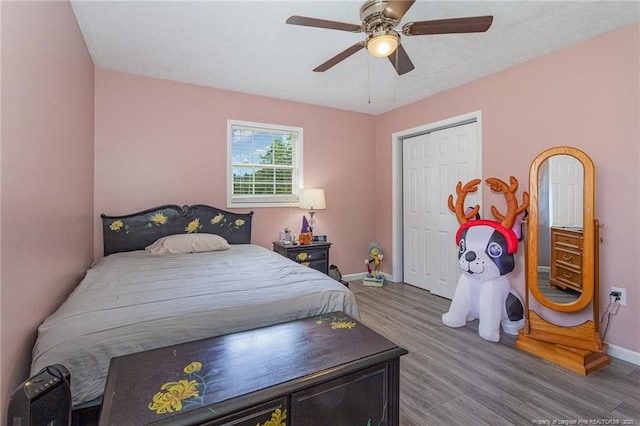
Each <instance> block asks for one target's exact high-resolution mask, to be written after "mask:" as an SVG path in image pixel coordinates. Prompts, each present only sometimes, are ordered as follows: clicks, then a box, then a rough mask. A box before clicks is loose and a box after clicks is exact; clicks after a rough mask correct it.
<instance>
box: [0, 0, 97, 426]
mask: <svg viewBox="0 0 640 426" xmlns="http://www.w3.org/2000/svg"><path fill="white" fill-rule="evenodd" d="M93 76H94V69H93V63H92V61H91V58H90V57H89V54H88V52H87V48H86V46H85V44H84V41H83V38H82V36H81V34H80V31H79V29H78V26H77V24H76V22H75V17H74V16H73V13H72V11H71V7H70V5H69V3H68V2H2V159H1V173H2V179H1V185H2V193H1V196H2V202H1V206H2V214H1V219H2V221H1V222H0V227H1V229H2V239H1V244H0V246H1V250H2V271H1V287H0V289H1V292H2V298H1V303H2V309H1V320H2V321H1V324H2V325H1V327H2V337H1V339H2V352H1V369H0V371H1V374H2V381H1V387H0V401H1V403H0V405H1V407H0V409H1V410H2V411H1V412H0V413H1V414H0V418H2V417H4V414H5V412H6V411H5V410H6V404H7V402H8V397H9V393H10V392H11V391H13V389H14V387H15V386H17V385H18V384H19V383H20V382H22V381H23V380H24V379H25V378H26V377H27V376H28V368H29V363H30V360H31V348H32V346H33V342H34V338H35V330H36V328H37V327H38V325H39V324H40V322H41V321H42V320H43V319H44V318H45V317H46V316H47V315H49V314H50V313H51V312H52V311H53V310H54V309H55V308H56V307H57V306H58V305H59V304H60V303H61V302H62V300H63V299H64V298H65V297H66V295H67V294H68V293H69V292H70V291H71V289H72V288H73V287H74V286H75V285H76V284H77V283H78V281H79V279H80V277H81V275H82V274H83V273H84V270H85V269H86V268H87V267H88V266H89V264H90V262H91V260H92V257H93V256H92V254H93V253H92V245H93Z"/></svg>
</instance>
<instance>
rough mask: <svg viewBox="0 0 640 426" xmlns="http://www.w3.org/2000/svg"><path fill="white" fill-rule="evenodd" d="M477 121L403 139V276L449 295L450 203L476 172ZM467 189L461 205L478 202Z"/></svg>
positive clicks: (452, 262) (452, 259)
mask: <svg viewBox="0 0 640 426" xmlns="http://www.w3.org/2000/svg"><path fill="white" fill-rule="evenodd" d="M477 139H478V138H477V123H475V122H473V123H468V124H463V125H459V126H455V127H449V128H445V129H442V130H436V131H433V132H430V133H426V134H422V135H419V136H414V137H411V138H407V139H404V140H403V141H402V151H403V164H402V170H403V240H404V242H403V259H404V261H403V262H404V265H403V275H404V282H406V283H407V284H411V285H414V286H417V287H420V288H423V289H426V290H429V291H430V292H431V293H433V294H437V295H439V296H443V297H446V298H449V299H451V298H452V297H453V293H454V291H455V287H456V284H457V282H458V278H459V276H460V272H459V271H458V264H457V262H458V257H457V246H456V242H455V235H456V231H457V230H458V227H459V226H460V224H459V223H458V220H457V219H456V216H455V214H453V213H452V212H451V211H450V210H449V207H448V206H447V198H448V197H449V194H453V196H454V200H455V197H456V193H455V192H456V184H457V183H458V181H462V183H463V184H465V183H466V182H468V181H469V180H471V179H476V178H482V176H480V173H481V170H479V169H480V161H479V158H480V147H479V146H478V145H479V141H477ZM480 194H481V191H479V192H478V193H476V194H469V195H468V196H467V198H466V200H465V205H467V206H475V205H476V204H481V198H480V197H479V195H480Z"/></svg>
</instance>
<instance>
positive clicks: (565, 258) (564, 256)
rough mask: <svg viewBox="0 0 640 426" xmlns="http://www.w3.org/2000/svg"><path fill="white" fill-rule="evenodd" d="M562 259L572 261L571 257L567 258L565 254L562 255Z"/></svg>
mask: <svg viewBox="0 0 640 426" xmlns="http://www.w3.org/2000/svg"><path fill="white" fill-rule="evenodd" d="M562 257H563V258H564V260H566V261H568V262H571V261H572V260H573V256H568V255H566V254H564V255H562Z"/></svg>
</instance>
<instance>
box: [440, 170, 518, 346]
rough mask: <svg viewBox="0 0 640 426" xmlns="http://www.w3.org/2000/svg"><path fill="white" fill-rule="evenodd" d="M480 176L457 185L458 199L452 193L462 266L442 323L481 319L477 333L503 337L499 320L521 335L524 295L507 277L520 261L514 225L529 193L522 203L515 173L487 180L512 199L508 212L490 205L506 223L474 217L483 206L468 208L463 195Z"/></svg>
mask: <svg viewBox="0 0 640 426" xmlns="http://www.w3.org/2000/svg"><path fill="white" fill-rule="evenodd" d="M480 182H481V180H480V179H474V180H472V181H470V182H468V183H467V184H466V185H464V186H462V182H458V185H457V187H456V193H457V196H458V197H457V200H456V204H455V205H454V204H453V195H450V196H449V200H448V205H449V209H450V210H451V211H452V212H454V213H455V214H456V217H457V218H458V222H459V223H460V228H459V229H458V232H457V233H456V243H457V244H458V266H459V267H460V269H461V271H462V275H461V276H460V279H459V280H458V285H457V287H456V290H455V293H454V295H453V299H452V300H451V305H450V307H449V311H448V312H447V313H445V314H443V315H442V322H443V323H444V324H445V325H447V326H449V327H462V326H463V325H465V324H466V322H467V321H471V320H474V319H476V318H477V319H479V326H478V334H479V335H480V337H482V338H483V339H485V340H488V341H490V342H497V341H499V340H500V325H502V328H503V330H504V331H505V332H506V333H508V334H518V329H520V328H522V327H523V326H524V317H523V313H524V308H523V305H522V300H521V298H520V296H519V295H518V294H517V293H516V292H515V291H514V290H512V289H511V284H510V283H509V279H508V278H507V277H506V275H507V274H509V273H510V272H511V271H513V269H514V266H515V261H514V257H513V255H514V253H515V252H516V251H517V250H518V237H517V235H516V233H515V232H514V230H513V228H514V227H518V228H519V227H520V222H519V221H518V220H521V219H522V216H523V213H524V212H525V210H526V209H527V207H528V205H529V194H528V193H526V192H524V193H523V196H522V198H523V202H522V204H521V205H518V200H517V198H516V195H515V192H516V191H517V189H518V181H517V180H516V179H515V178H514V177H513V176H511V177H510V183H511V185H507V184H506V183H505V182H503V181H501V180H500V179H497V178H489V179H487V180H486V182H487V183H488V184H489V185H490V186H491V189H492V190H493V191H496V192H500V193H503V194H504V195H505V197H506V199H507V214H506V215H502V214H501V213H500V212H499V211H498V210H497V209H496V207H495V206H491V211H492V213H493V215H494V216H495V217H496V219H498V220H499V221H501V222H498V221H494V220H483V219H475V220H472V219H473V218H475V217H476V215H477V213H478V210H479V208H480V206H478V205H476V206H475V207H474V208H472V209H468V210H467V211H465V208H464V199H465V197H466V196H467V194H468V193H471V192H476V191H477V189H478V184H480Z"/></svg>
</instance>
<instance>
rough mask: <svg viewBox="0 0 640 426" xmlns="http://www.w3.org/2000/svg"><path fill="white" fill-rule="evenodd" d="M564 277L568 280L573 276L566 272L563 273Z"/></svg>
mask: <svg viewBox="0 0 640 426" xmlns="http://www.w3.org/2000/svg"><path fill="white" fill-rule="evenodd" d="M564 277H565V278H567V279H570V278H571V277H573V274H570V273H568V272H565V273H564Z"/></svg>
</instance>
